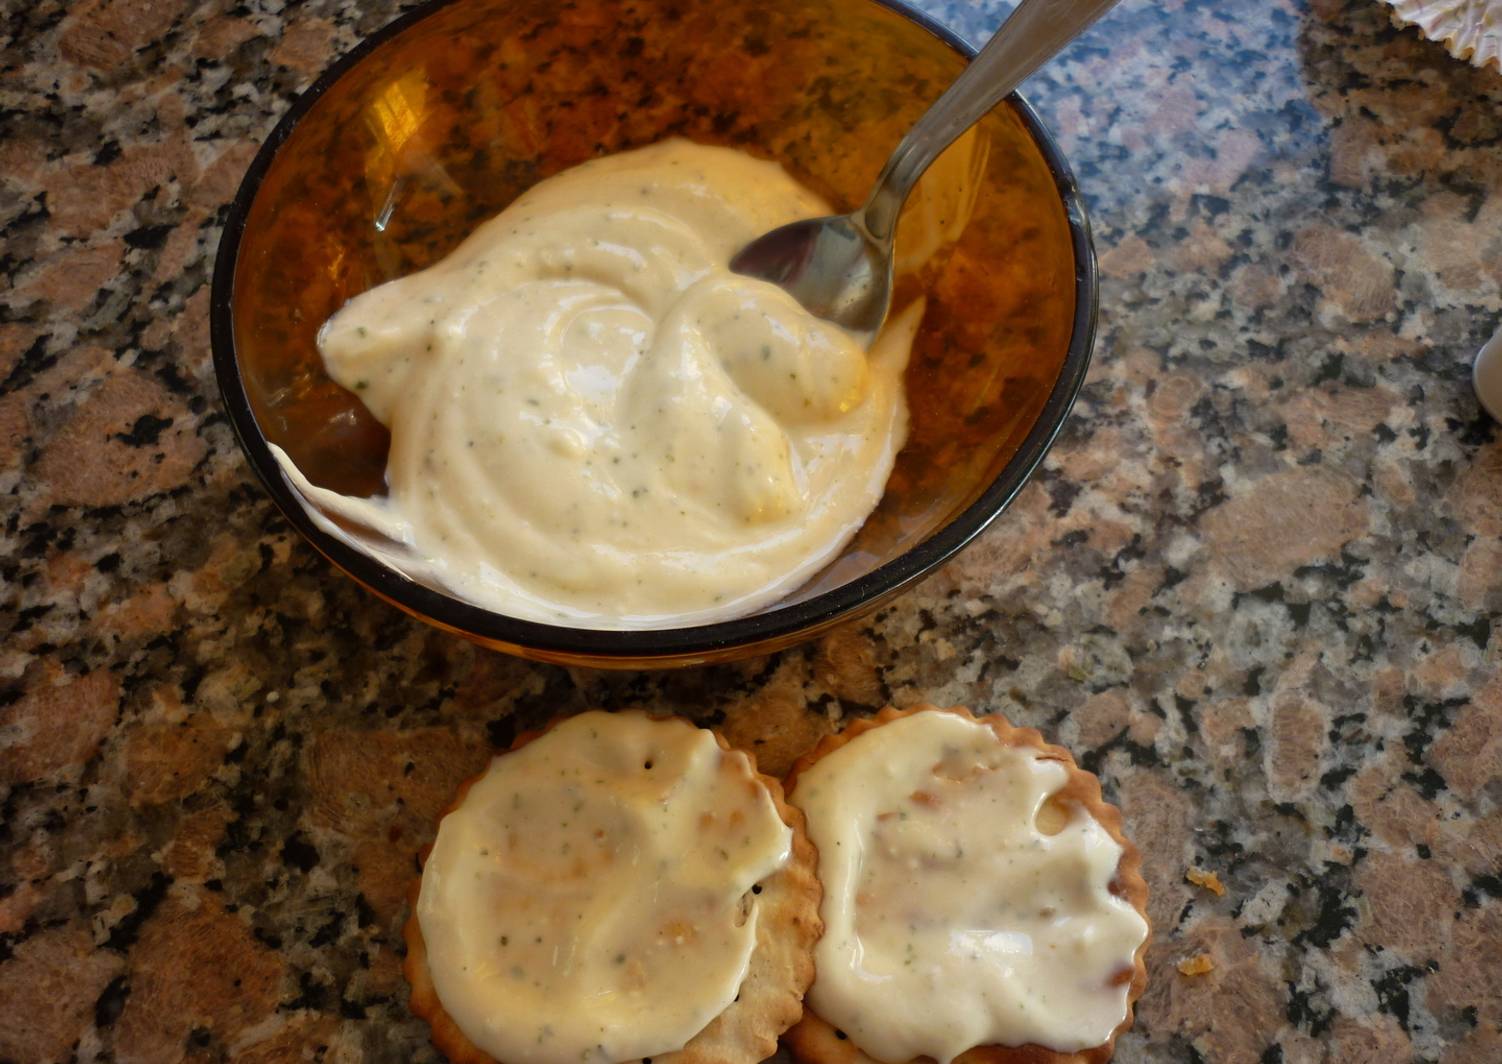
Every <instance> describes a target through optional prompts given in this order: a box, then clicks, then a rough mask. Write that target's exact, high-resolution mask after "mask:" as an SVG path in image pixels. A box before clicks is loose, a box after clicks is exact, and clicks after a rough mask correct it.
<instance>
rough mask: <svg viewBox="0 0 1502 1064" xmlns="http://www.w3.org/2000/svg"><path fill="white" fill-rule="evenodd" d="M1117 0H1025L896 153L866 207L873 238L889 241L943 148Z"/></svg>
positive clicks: (866, 221) (863, 215)
mask: <svg viewBox="0 0 1502 1064" xmlns="http://www.w3.org/2000/svg"><path fill="white" fill-rule="evenodd" d="M1116 3H1117V0H1020V2H1019V3H1018V4H1017V7H1016V9H1015V10H1014V11H1013V12H1012V14H1011V15H1010V16H1009V17H1008V18H1007V20H1006V21H1005V22H1003V23H1002V24H1001V28H1000V29H998V30H997V31H996V32H995V34H993V35H992V37H991V39H990V41H988V42H987V43H986V46H985V47H984V48H982V49H981V50H980V54H979V55H977V56H976V57H975V58H974V59H973V60H971V62H970V65H969V66H968V67H966V68H965V70H964V72H963V73H962V74H960V76H959V77H957V78H955V80H954V83H953V84H951V85H950V86H949V88H948V89H946V90H945V91H944V95H943V96H940V97H939V98H938V100H936V101H935V102H934V105H933V106H932V107H930V108H929V109H928V110H927V111H926V112H925V113H924V115H923V117H922V118H920V119H919V120H918V123H917V125H915V126H913V128H912V129H910V130H908V134H907V136H905V137H903V138H902V143H900V144H898V145H897V150H896V151H894V152H892V156H891V158H889V159H888V160H887V165H886V166H885V167H883V168H882V171H881V176H880V177H879V178H877V179H876V187H875V188H874V189H873V190H872V192H871V198H870V199H868V200H866V205H865V206H864V207H863V208H861V212H860V214H861V220H862V222H863V224H864V225H865V229H866V232H867V233H868V234H870V236H871V237H872V238H873V239H874V240H877V241H882V242H885V241H888V240H890V239H891V238H892V234H893V232H894V231H895V230H896V228H897V215H898V213H899V212H900V211H901V210H902V204H903V203H904V202H905V201H906V200H907V196H908V193H909V192H911V191H912V188H913V186H914V185H915V184H917V182H918V178H920V177H922V176H923V171H925V170H927V169H928V167H929V164H930V163H932V162H933V161H934V160H935V159H936V158H938V156H939V153H940V152H942V151H943V150H944V149H945V148H947V147H949V145H950V144H952V143H954V141H955V138H957V137H958V136H959V135H960V134H961V133H963V132H965V130H967V129H969V128H970V127H971V126H973V125H974V124H975V123H976V122H979V121H980V120H981V118H983V117H984V116H985V115H986V113H987V112H988V111H990V110H991V108H993V107H995V106H996V105H997V104H998V103H1000V102H1001V100H1002V98H1003V97H1004V96H1006V95H1007V93H1009V92H1011V91H1012V90H1013V89H1015V88H1016V87H1017V86H1018V85H1020V84H1021V83H1022V81H1023V80H1024V79H1025V78H1026V77H1027V76H1028V75H1029V74H1031V73H1032V72H1033V71H1035V70H1037V69H1038V68H1039V67H1040V66H1042V65H1043V64H1044V63H1046V62H1048V61H1049V60H1050V59H1052V58H1053V57H1054V56H1055V55H1057V54H1058V52H1059V50H1060V49H1062V48H1063V47H1064V46H1065V45H1066V44H1068V43H1069V42H1070V41H1072V40H1074V39H1075V38H1076V37H1078V36H1079V35H1080V34H1081V33H1083V32H1084V31H1085V29H1086V27H1088V26H1089V25H1090V24H1091V23H1092V22H1094V21H1095V20H1096V19H1098V18H1100V16H1102V15H1104V14H1105V13H1106V12H1107V11H1109V10H1110V9H1111V8H1112V7H1114V6H1115V5H1116Z"/></svg>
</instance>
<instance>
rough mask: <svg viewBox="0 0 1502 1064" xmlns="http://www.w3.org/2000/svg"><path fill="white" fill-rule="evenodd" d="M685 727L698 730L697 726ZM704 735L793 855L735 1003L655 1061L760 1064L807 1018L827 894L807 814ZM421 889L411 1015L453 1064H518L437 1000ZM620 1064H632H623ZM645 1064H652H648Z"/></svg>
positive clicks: (762, 906)
mask: <svg viewBox="0 0 1502 1064" xmlns="http://www.w3.org/2000/svg"><path fill="white" fill-rule="evenodd" d="M648 715H649V716H651V717H652V719H653V720H682V718H678V717H672V716H667V715H652V714H648ZM565 719H567V718H564V717H560V718H557V719H555V720H553V721H551V722H550V723H549V724H548V725H547V727H545V728H543V729H542V730H541V731H534V732H525V733H523V734H521V735H518V736H517V737H516V741H515V742H513V743H512V744H511V746H510V747H509V748H508V749H507V750H506V753H511V752H512V751H515V750H519V749H521V747H523V746H525V745H526V744H527V743H529V742H532V741H533V740H534V739H537V738H538V737H540V736H542V735H544V734H545V733H547V732H549V731H551V730H552V729H553V728H554V727H556V726H557V725H559V724H561V723H562V722H563V721H564V720H565ZM683 723H686V724H690V725H692V722H691V721H683ZM705 730H707V731H709V733H710V734H711V735H713V736H714V738H715V742H717V743H719V744H720V748H721V749H722V750H725V751H728V752H733V753H741V754H745V756H746V757H747V759H748V760H750V762H751V771H752V772H753V773H754V774H755V777H756V779H757V781H758V782H759V783H760V784H761V785H762V786H764V787H766V789H767V791H768V793H770V794H771V796H772V802H773V804H774V805H775V806H776V807H777V812H778V815H779V816H781V817H782V820H783V823H785V824H787V826H788V827H789V828H791V829H792V832H793V847H792V854H791V856H790V857H789V859H788V862H787V864H785V865H783V866H782V867H781V868H780V869H778V870H777V871H776V872H774V873H772V875H770V876H768V877H767V878H766V879H764V880H763V881H762V882H760V883H758V884H757V885H756V887H753V888H752V890H753V892H754V893H756V895H757V899H756V902H757V908H758V910H759V915H758V917H757V922H756V945H755V946H754V947H753V949H752V952H751V963H750V966H749V967H748V968H747V970H746V978H745V980H744V981H742V983H741V988H740V992H739V993H738V994H737V995H736V997H735V1000H734V1001H732V1002H731V1003H730V1004H729V1005H728V1006H726V1008H725V1010H724V1011H723V1012H721V1013H720V1014H719V1015H718V1016H716V1017H715V1018H714V1019H713V1020H711V1021H710V1022H709V1024H708V1026H706V1027H705V1028H704V1029H703V1030H702V1031H700V1032H699V1033H698V1034H696V1035H694V1037H693V1038H691V1039H689V1041H688V1044H687V1045H685V1046H684V1047H683V1048H682V1049H676V1050H673V1051H672V1052H669V1053H663V1054H660V1055H658V1056H655V1057H650V1058H648V1060H649V1061H650V1064H759V1062H760V1061H762V1060H765V1059H766V1058H767V1057H769V1056H771V1055H772V1053H773V1052H775V1051H776V1049H777V1038H778V1036H779V1035H781V1034H782V1033H783V1032H784V1031H786V1030H787V1029H788V1028H789V1027H790V1026H792V1025H793V1024H794V1023H796V1022H797V1021H798V1018H799V1017H800V1016H802V1015H803V995H804V992H805V991H807V990H808V987H809V984H810V983H812V982H813V980H814V957H813V950H814V943H815V942H817V941H818V940H819V936H820V935H821V934H822V933H823V931H824V922H823V920H821V919H820V918H819V902H820V901H821V900H822V898H823V894H824V891H823V888H822V887H821V886H820V884H819V879H818V876H817V874H816V871H817V866H818V855H817V854H816V853H815V852H814V847H813V844H812V843H811V842H809V841H808V833H807V832H806V831H805V830H804V822H803V813H802V812H801V811H799V810H798V809H797V808H795V807H794V806H791V805H789V804H788V803H787V801H786V799H785V798H784V796H783V791H782V784H781V783H780V782H779V781H777V780H776V779H773V778H772V777H771V776H768V775H765V774H764V773H762V772H761V771H759V770H758V769H757V767H756V758H755V757H753V756H752V755H751V754H749V753H746V751H744V750H736V749H735V748H734V747H732V746H731V745H730V744H729V743H727V742H726V741H725V739H724V737H723V736H721V735H720V734H719V733H718V732H716V731H714V730H713V729H705ZM499 756H505V754H501V755H499ZM488 770H489V766H487V771H488ZM483 775H484V773H483V772H482V773H481V774H480V775H478V776H474V777H472V778H471V779H468V780H465V781H464V783H462V784H460V786H459V789H458V791H457V793H456V794H455V795H454V800H453V801H452V802H451V803H449V806H448V807H447V808H446V809H444V811H443V812H442V813H441V814H440V815H439V820H440V821H441V820H442V819H443V817H445V816H447V815H448V814H449V813H451V812H453V811H454V810H455V809H457V808H458V807H459V805H460V804H461V803H462V802H463V801H464V796H465V795H466V794H468V793H469V789H470V787H471V786H473V785H474V784H475V782H476V781H478V780H479V779H480V778H481V777H482V776H483ZM432 849H433V847H432V846H431V845H429V846H426V847H424V848H423V851H422V853H421V854H420V855H419V861H420V862H421V863H422V864H426V863H427V860H428V854H429V853H431V852H432ZM421 888H422V877H421V876H419V877H418V878H417V880H416V881H415V882H414V883H413V884H412V887H411V889H410V890H409V891H408V895H407V897H408V901H409V902H410V903H411V908H412V914H411V916H409V917H408V918H407V924H406V927H405V929H404V931H403V937H404V938H405V939H406V943H407V959H406V961H405V962H404V963H403V965H402V971H403V972H404V973H405V974H406V976H407V982H408V984H409V985H410V986H411V990H412V994H411V1009H412V1012H413V1013H414V1014H415V1015H417V1016H419V1017H421V1018H422V1019H424V1020H426V1021H427V1024H428V1028H429V1031H430V1033H431V1035H432V1039H433V1044H434V1045H435V1046H437V1047H438V1049H439V1051H441V1052H442V1053H443V1054H444V1056H446V1057H448V1059H449V1060H450V1061H451V1062H452V1064H513V1062H502V1061H497V1060H496V1059H495V1058H494V1057H492V1056H491V1055H490V1054H488V1053H486V1052H485V1051H484V1050H483V1049H481V1048H480V1047H479V1046H477V1045H475V1044H474V1043H473V1042H471V1041H470V1040H469V1037H468V1036H467V1035H465V1033H464V1032H463V1031H462V1030H460V1029H459V1025H458V1024H457V1023H455V1022H454V1019H453V1017H451V1016H450V1015H449V1014H448V1012H447V1011H446V1010H445V1009H444V1007H443V1003H442V1002H440V1001H439V1000H438V992H437V990H436V989H435V988H434V986H433V979H432V975H431V973H430V972H429V970H428V951H427V946H426V944H425V943H424V942H423V937H422V927H421V925H419V923H418V921H417V896H418V892H419V891H420V890H421ZM617 1064H628V1062H626V1061H619V1062H617ZM642 1064H647V1061H643V1062H642Z"/></svg>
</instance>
